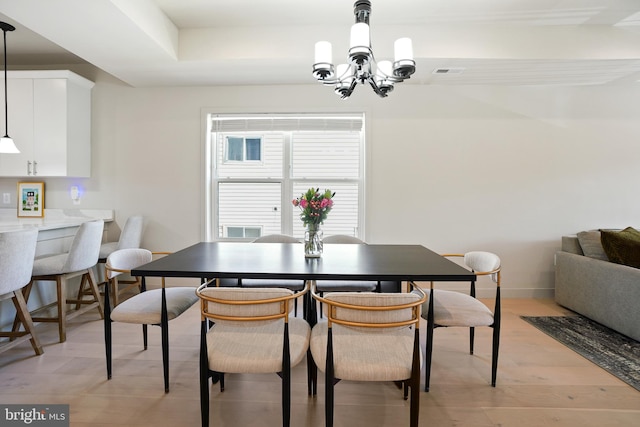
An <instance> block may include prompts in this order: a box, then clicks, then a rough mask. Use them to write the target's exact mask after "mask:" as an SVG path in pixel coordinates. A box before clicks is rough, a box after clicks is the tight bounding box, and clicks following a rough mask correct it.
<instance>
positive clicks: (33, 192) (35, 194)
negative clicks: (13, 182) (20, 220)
mask: <svg viewBox="0 0 640 427" xmlns="http://www.w3.org/2000/svg"><path fill="white" fill-rule="evenodd" d="M43 216H44V182H19V183H18V217H40V218H42V217H43Z"/></svg>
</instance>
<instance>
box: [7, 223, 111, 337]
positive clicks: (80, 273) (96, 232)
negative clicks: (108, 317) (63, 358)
mask: <svg viewBox="0 0 640 427" xmlns="http://www.w3.org/2000/svg"><path fill="white" fill-rule="evenodd" d="M103 230H104V221H103V220H101V219H100V220H95V221H87V222H84V223H82V224H81V225H80V227H79V228H78V231H76V234H75V236H74V238H73V241H72V242H71V247H70V249H69V252H66V253H60V254H53V255H47V256H43V257H36V259H35V260H34V262H33V270H32V272H31V281H30V282H29V284H28V285H27V287H26V288H25V291H24V297H25V300H26V301H28V300H29V295H30V294H31V289H32V287H33V284H34V282H36V281H38V282H55V283H56V303H55V304H56V306H57V315H56V316H55V317H39V316H33V315H32V319H33V321H34V322H56V323H58V334H59V336H60V342H64V341H66V339H67V320H70V319H73V318H74V317H77V316H79V315H80V314H82V313H85V312H87V311H89V310H92V309H94V308H97V309H98V311H99V313H100V317H101V318H102V317H104V313H103V309H102V301H101V299H100V292H99V291H98V287H97V284H96V279H95V275H94V272H93V267H94V266H95V265H96V263H97V262H98V253H99V252H100V244H101V243H102V233H103ZM75 277H80V286H79V288H78V296H77V298H76V299H69V298H67V282H68V281H69V279H72V278H75ZM87 293H88V294H89V296H90V299H86V298H84V297H85V295H86V294H87ZM67 304H75V306H76V309H75V310H72V311H69V312H68V311H67ZM47 307H48V306H45V307H43V308H47ZM15 326H16V322H14V329H15Z"/></svg>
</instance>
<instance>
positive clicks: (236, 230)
mask: <svg viewBox="0 0 640 427" xmlns="http://www.w3.org/2000/svg"><path fill="white" fill-rule="evenodd" d="M225 231H226V233H225V234H224V237H231V238H236V239H237V238H245V237H250V238H252V239H256V238H258V237H260V236H262V227H225Z"/></svg>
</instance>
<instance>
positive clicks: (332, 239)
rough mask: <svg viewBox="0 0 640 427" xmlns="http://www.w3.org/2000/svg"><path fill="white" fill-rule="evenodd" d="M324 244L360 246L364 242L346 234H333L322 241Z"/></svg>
mask: <svg viewBox="0 0 640 427" xmlns="http://www.w3.org/2000/svg"><path fill="white" fill-rule="evenodd" d="M322 241H323V242H324V243H347V244H362V243H364V240H360V239H358V238H357V237H354V236H349V235H348V234H334V235H332V236H327V237H325V238H324V239H322Z"/></svg>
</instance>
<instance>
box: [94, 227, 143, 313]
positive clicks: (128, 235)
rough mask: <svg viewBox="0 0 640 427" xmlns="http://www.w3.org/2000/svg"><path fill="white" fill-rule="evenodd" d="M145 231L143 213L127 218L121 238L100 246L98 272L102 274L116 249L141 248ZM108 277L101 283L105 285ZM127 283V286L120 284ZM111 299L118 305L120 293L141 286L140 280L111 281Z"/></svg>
mask: <svg viewBox="0 0 640 427" xmlns="http://www.w3.org/2000/svg"><path fill="white" fill-rule="evenodd" d="M143 231H144V217H143V216H141V215H135V216H130V217H129V218H127V221H126V222H125V223H124V227H122V232H121V233H120V238H119V239H118V241H115V242H106V243H103V244H102V245H101V246H100V254H99V256H98V270H99V271H98V274H101V273H102V271H100V270H102V268H101V266H103V265H104V264H105V263H106V262H107V257H108V256H109V255H111V253H113V252H114V251H117V250H119V249H130V248H139V247H140V244H141V243H142V233H143ZM107 281H108V280H107V278H106V277H105V278H104V282H101V283H100V285H103V284H105V283H106V282H107ZM119 285H125V286H119ZM111 286H112V288H111V299H112V302H113V305H114V307H115V306H116V305H118V303H119V300H120V294H121V293H123V292H126V291H127V290H129V289H131V288H137V287H138V286H139V281H138V280H137V279H136V278H131V279H120V281H119V282H112V283H111Z"/></svg>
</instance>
